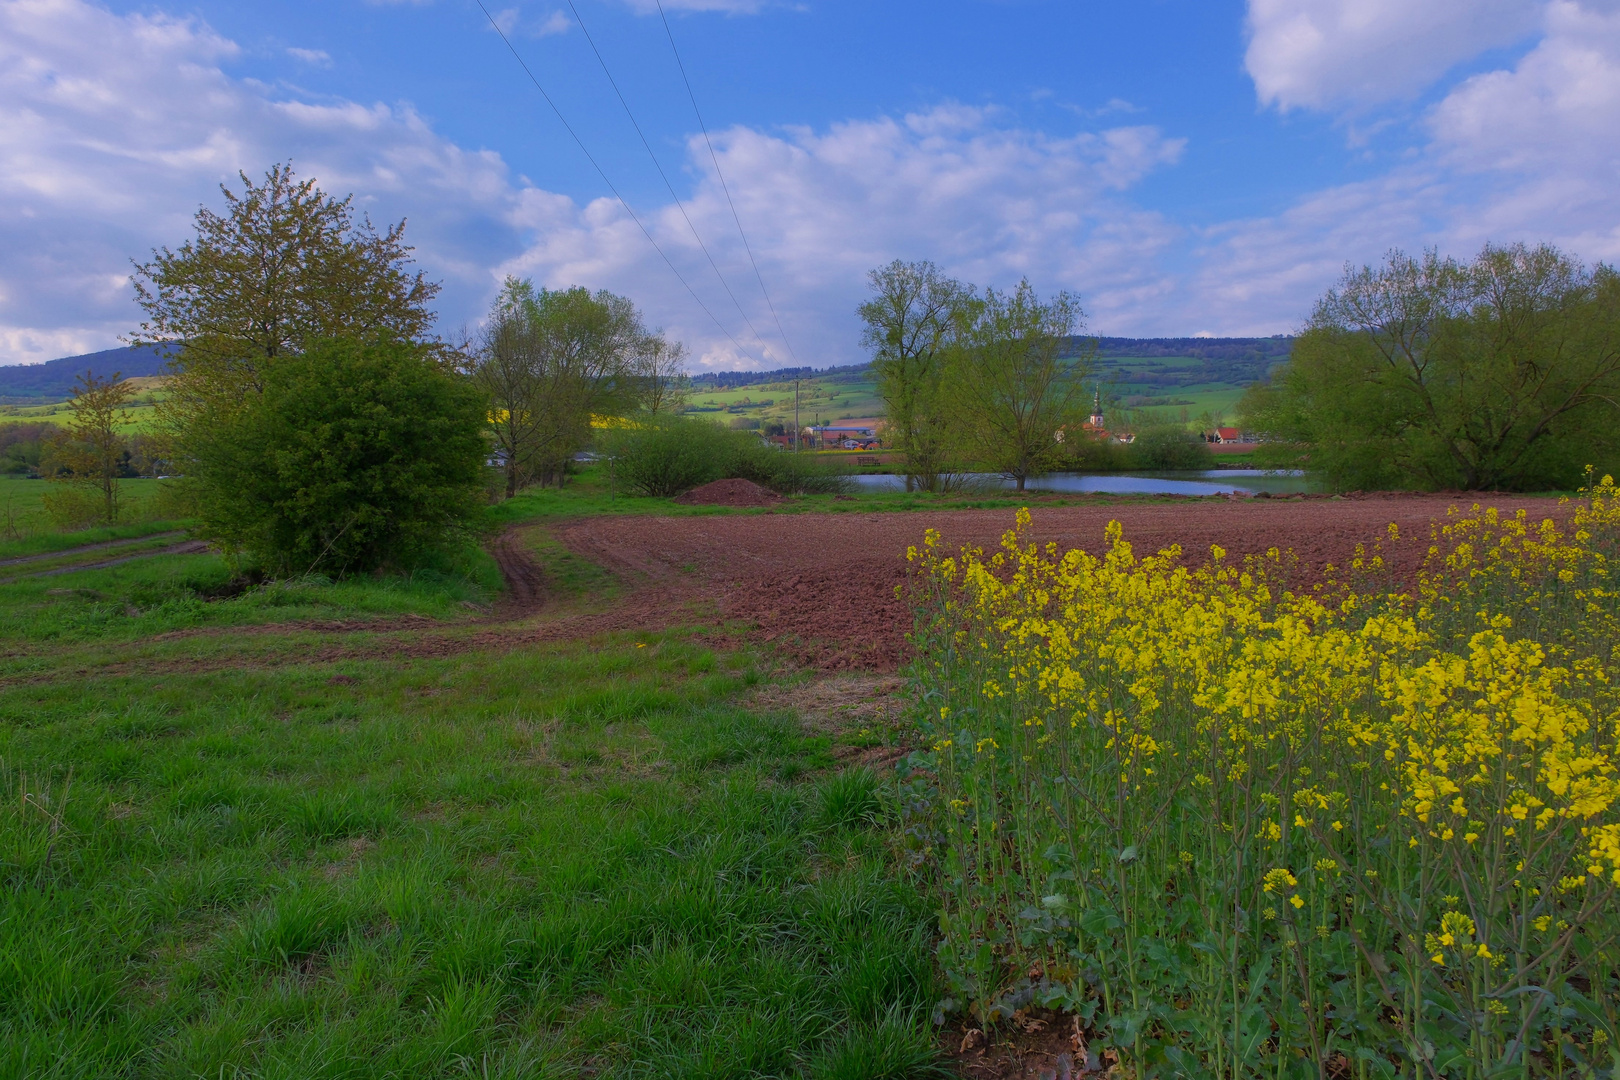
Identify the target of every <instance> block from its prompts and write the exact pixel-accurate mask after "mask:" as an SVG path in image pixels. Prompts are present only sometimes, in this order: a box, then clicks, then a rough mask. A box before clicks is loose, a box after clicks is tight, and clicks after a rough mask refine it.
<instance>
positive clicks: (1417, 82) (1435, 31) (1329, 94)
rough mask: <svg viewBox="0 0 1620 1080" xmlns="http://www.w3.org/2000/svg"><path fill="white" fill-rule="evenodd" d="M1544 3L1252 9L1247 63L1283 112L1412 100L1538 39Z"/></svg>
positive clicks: (1311, 0) (1337, 1) (1269, 4)
mask: <svg viewBox="0 0 1620 1080" xmlns="http://www.w3.org/2000/svg"><path fill="white" fill-rule="evenodd" d="M1541 7H1542V0H1423V2H1421V3H1414V2H1413V0H1249V14H1248V31H1249V46H1248V51H1247V53H1246V54H1245V56H1244V64H1245V66H1246V68H1247V70H1248V72H1249V75H1250V77H1251V78H1253V79H1254V85H1255V89H1256V90H1257V91H1258V92H1259V95H1260V100H1261V102H1262V103H1263V104H1266V105H1275V106H1277V107H1278V108H1281V109H1291V108H1296V107H1304V108H1313V109H1324V108H1332V109H1336V108H1341V107H1355V106H1365V105H1370V104H1377V103H1380V102H1385V101H1392V100H1397V99H1401V98H1406V97H1410V96H1411V95H1413V94H1416V93H1417V92H1419V91H1421V90H1423V89H1424V88H1426V87H1428V86H1429V85H1431V84H1432V83H1433V82H1434V81H1435V80H1436V79H1438V78H1439V77H1440V76H1442V75H1444V74H1445V73H1446V72H1447V71H1449V70H1450V69H1451V68H1453V67H1454V66H1456V65H1457V64H1459V63H1461V62H1463V61H1465V60H1468V59H1471V58H1472V57H1475V56H1478V55H1479V54H1480V53H1481V52H1483V51H1485V50H1486V49H1490V48H1494V47H1498V46H1503V45H1510V44H1512V43H1514V42H1516V41H1519V40H1521V39H1523V38H1524V37H1525V36H1526V35H1527V34H1528V33H1529V32H1531V31H1532V30H1533V29H1534V27H1535V25H1536V20H1537V17H1538V13H1539V11H1540V8H1541Z"/></svg>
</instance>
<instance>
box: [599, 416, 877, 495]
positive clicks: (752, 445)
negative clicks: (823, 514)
mask: <svg viewBox="0 0 1620 1080" xmlns="http://www.w3.org/2000/svg"><path fill="white" fill-rule="evenodd" d="M603 449H604V450H605V451H606V452H607V453H608V454H609V456H611V457H612V458H613V468H614V475H615V476H616V478H617V482H618V483H621V484H623V485H624V487H625V488H626V489H627V490H630V491H634V492H638V493H640V494H642V495H654V496H663V497H668V496H671V495H679V494H680V493H681V492H683V491H690V490H691V489H692V488H695V487H699V486H701V485H703V484H707V483H709V482H711V481H714V480H725V479H728V478H731V477H740V478H741V479H744V480H752V481H753V482H754V483H756V484H760V485H762V486H764V487H768V488H770V489H771V490H772V491H775V492H778V493H780V494H783V495H805V494H824V493H830V492H837V491H843V490H845V488H846V487H848V485H849V478H848V477H847V475H845V474H844V473H843V472H841V471H839V470H838V469H837V468H836V467H833V466H829V465H827V464H825V463H823V462H820V461H817V460H816V459H814V458H812V457H810V456H808V455H803V454H792V453H788V452H787V451H783V450H778V449H776V448H774V447H771V446H766V445H764V444H763V443H761V442H760V440H759V437H758V436H757V435H755V434H754V433H753V432H750V431H730V430H727V429H725V428H722V427H719V426H718V425H716V424H712V423H709V422H708V421H705V420H692V419H687V418H685V417H669V418H664V419H658V418H654V419H649V420H645V421H643V422H642V423H641V424H640V425H639V426H636V427H631V428H623V429H620V430H618V431H615V432H614V433H613V434H612V435H611V436H610V437H609V438H608V439H606V440H605V441H604V444H603Z"/></svg>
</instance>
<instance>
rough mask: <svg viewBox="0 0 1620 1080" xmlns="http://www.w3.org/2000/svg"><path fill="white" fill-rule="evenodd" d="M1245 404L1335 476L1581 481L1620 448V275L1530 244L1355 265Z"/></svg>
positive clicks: (1535, 483) (1473, 485)
mask: <svg viewBox="0 0 1620 1080" xmlns="http://www.w3.org/2000/svg"><path fill="white" fill-rule="evenodd" d="M1241 411H1242V412H1243V414H1244V418H1245V421H1246V423H1247V426H1250V427H1253V428H1255V429H1257V430H1260V431H1263V432H1265V433H1267V434H1268V435H1270V436H1271V437H1272V438H1274V439H1275V440H1277V445H1275V446H1273V447H1272V448H1271V450H1270V455H1269V456H1270V457H1271V458H1272V460H1273V461H1286V462H1292V463H1300V464H1306V465H1309V467H1310V468H1312V469H1314V470H1317V471H1320V472H1321V473H1322V474H1323V475H1325V476H1326V477H1327V478H1328V480H1329V481H1330V482H1331V483H1332V484H1334V486H1336V487H1339V488H1379V487H1408V486H1418V487H1424V488H1436V489H1445V488H1460V489H1463V490H1496V489H1515V490H1534V489H1545V488H1550V487H1565V488H1568V487H1573V486H1576V485H1577V484H1578V483H1579V482H1580V479H1581V476H1582V474H1583V471H1584V468H1585V467H1586V466H1587V465H1599V466H1605V467H1612V466H1613V465H1614V464H1615V463H1616V457H1617V456H1620V275H1617V274H1616V273H1615V271H1614V270H1613V269H1612V268H1610V267H1607V266H1604V265H1601V264H1600V265H1598V266H1596V267H1594V268H1592V269H1587V268H1586V267H1585V266H1583V265H1582V264H1580V263H1579V262H1577V261H1575V260H1573V259H1571V258H1570V257H1569V256H1566V255H1564V254H1563V253H1562V252H1560V251H1558V250H1557V249H1555V248H1552V247H1549V246H1546V245H1542V246H1540V247H1535V248H1530V247H1527V246H1525V245H1523V244H1515V245H1511V246H1506V247H1498V246H1494V245H1486V247H1485V248H1484V249H1483V250H1482V251H1481V252H1480V254H1479V255H1478V257H1476V258H1475V259H1474V260H1473V262H1472V263H1468V264H1462V263H1459V262H1457V261H1455V260H1453V259H1449V258H1447V259H1442V258H1441V257H1440V256H1439V255H1438V254H1437V253H1436V252H1432V251H1431V252H1426V253H1425V254H1424V256H1423V257H1422V258H1421V259H1415V258H1412V257H1410V256H1407V255H1405V254H1403V253H1401V252H1399V251H1394V252H1391V253H1390V254H1389V255H1388V257H1387V258H1386V260H1385V262H1384V265H1383V266H1381V267H1379V268H1377V269H1374V268H1372V267H1369V266H1364V267H1362V268H1360V269H1350V268H1346V271H1345V274H1344V277H1343V278H1342V279H1341V280H1340V282H1339V284H1338V286H1337V287H1335V288H1334V289H1332V290H1330V291H1329V292H1328V293H1327V295H1326V296H1324V297H1323V298H1322V299H1321V300H1320V301H1319V302H1318V303H1317V305H1316V309H1315V311H1314V312H1313V313H1312V316H1311V319H1310V322H1309V324H1308V325H1307V328H1306V330H1305V332H1304V333H1303V334H1301V335H1300V337H1299V339H1298V340H1297V341H1296V342H1295V344H1294V351H1293V356H1292V358H1291V359H1290V361H1289V363H1288V364H1287V366H1286V367H1285V368H1284V369H1283V370H1282V371H1281V372H1279V373H1278V375H1277V377H1275V378H1274V379H1273V380H1272V382H1271V383H1270V384H1266V385H1262V386H1259V387H1256V388H1254V389H1252V390H1251V391H1250V392H1249V394H1248V395H1247V396H1246V398H1245V399H1244V402H1243V404H1242V406H1241Z"/></svg>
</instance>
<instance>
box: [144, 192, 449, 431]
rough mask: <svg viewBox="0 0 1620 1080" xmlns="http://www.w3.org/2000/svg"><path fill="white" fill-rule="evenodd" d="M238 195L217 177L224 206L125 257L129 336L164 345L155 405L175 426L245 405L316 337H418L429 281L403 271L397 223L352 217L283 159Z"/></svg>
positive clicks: (425, 323) (345, 205)
mask: <svg viewBox="0 0 1620 1080" xmlns="http://www.w3.org/2000/svg"><path fill="white" fill-rule="evenodd" d="M239 175H240V176H241V179H242V185H243V189H242V193H241V194H240V195H238V194H237V193H235V192H233V191H231V189H230V188H228V187H225V186H224V185H221V186H220V190H221V192H223V194H224V196H225V203H226V210H225V213H224V214H223V215H221V214H216V213H214V212H213V211H212V210H210V209H208V208H207V207H206V206H205V207H201V208H199V209H198V211H197V214H196V217H195V223H196V230H197V235H196V237H195V238H194V239H191V240H187V241H186V242H185V243H183V244H181V245H180V248H179V250H177V251H170V250H169V249H168V248H166V247H165V248H160V249H157V250H155V251H154V252H153V253H152V259H151V261H149V262H145V263H137V264H136V265H135V275H134V287H135V299H136V301H137V302H138V303H139V304H140V306H141V308H142V309H143V310H144V311H145V313H146V318H145V321H143V322H142V323H141V326H140V328H139V329H138V330H137V331H135V332H134V333H133V334H132V335H130V341H131V342H132V343H133V344H142V345H144V344H151V345H159V346H165V347H167V348H168V349H169V350H170V352H171V355H172V357H173V359H172V361H171V363H172V366H173V369H174V373H175V374H174V377H173V378H172V379H171V380H170V383H169V385H168V387H167V391H168V395H167V401H166V412H167V414H168V418H169V419H170V420H171V422H172V423H173V424H174V425H175V427H176V428H177V430H179V431H182V432H183V430H184V428H185V426H186V423H187V420H188V418H189V417H190V416H191V415H192V414H193V413H195V412H196V411H198V410H200V409H204V408H210V409H214V410H216V411H217V410H218V409H219V408H221V407H224V406H227V405H232V404H238V403H245V402H246V401H248V400H249V398H250V397H251V396H252V395H256V394H258V393H260V392H262V391H263V389H264V387H265V384H266V378H267V375H268V372H269V371H270V370H271V369H272V368H273V367H274V366H275V365H276V364H277V363H278V362H279V361H280V360H281V359H282V358H284V357H287V356H293V355H297V354H298V353H299V352H301V351H302V350H303V349H304V348H305V347H306V344H307V343H308V342H310V341H313V340H316V339H326V338H337V337H353V338H363V337H367V336H370V335H374V334H385V335H388V336H391V337H394V338H398V339H400V340H402V341H418V342H420V341H425V340H426V337H427V334H428V331H429V329H430V328H431V326H432V323H433V314H432V312H430V311H429V310H428V308H427V305H428V303H429V301H431V300H432V299H433V297H434V296H435V295H436V294H437V293H438V291H439V286H438V285H437V284H434V283H432V282H429V281H427V280H425V279H424V278H423V276H422V274H420V273H416V274H412V273H411V272H410V270H409V264H410V261H411V258H410V252H411V249H410V248H409V247H408V246H406V245H405V243H404V234H405V223H404V222H403V221H401V222H400V223H399V224H397V225H393V226H390V227H389V228H387V229H385V230H384V231H382V232H380V233H379V232H377V231H376V230H375V229H374V228H373V227H372V225H371V221H370V219H369V218H362V219H361V221H360V222H359V224H356V223H355V220H354V212H353V209H352V207H351V205H350V204H351V202H352V200H353V196H349V197H346V198H344V199H341V200H340V199H334V198H331V197H329V196H327V195H326V194H324V193H323V192H322V191H321V190H320V189H319V188H318V187H317V186H316V182H315V181H314V180H313V179H309V180H298V179H297V178H296V177H295V176H294V174H293V169H292V166H291V165H275V166H273V167H272V168H271V169H270V170H269V172H267V173H266V174H265V178H264V182H263V183H262V184H257V185H256V184H254V183H253V182H252V181H251V180H249V179H248V177H247V175H246V174H245V173H242V174H239Z"/></svg>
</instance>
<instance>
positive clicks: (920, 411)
mask: <svg viewBox="0 0 1620 1080" xmlns="http://www.w3.org/2000/svg"><path fill="white" fill-rule="evenodd" d="M866 281H867V286H868V287H869V288H870V289H871V290H872V294H873V295H872V298H871V299H870V300H868V301H866V302H865V303H864V304H862V305H861V306H860V308H859V309H857V310H858V314H859V315H860V318H861V322H862V324H863V327H864V329H863V330H862V334H861V343H862V345H864V346H865V347H866V348H868V349H870V350H871V352H872V370H873V372H874V373H875V374H876V375H877V383H878V394H879V396H881V397H882V398H883V404H884V425H885V436H886V439H887V441H888V442H889V444H890V445H892V446H893V447H894V448H895V449H897V450H899V451H900V452H901V453H903V454H904V455H905V470H906V490H907V491H910V490H912V488H913V487H921V488H922V489H923V490H924V491H939V490H940V489H941V487H942V486H943V483H944V481H943V479H942V474H943V473H944V472H945V470H946V468H947V461H948V458H949V455H950V448H951V439H950V433H951V424H950V419H949V417H948V416H947V410H946V407H945V401H944V397H943V395H942V393H941V380H942V378H943V375H944V367H945V357H946V355H947V354H948V353H949V351H950V348H951V344H952V342H953V341H954V339H955V336H956V334H957V332H958V330H959V329H960V328H961V326H962V325H963V323H964V321H965V314H966V311H967V309H968V308H969V306H970V305H971V303H972V302H973V290H972V288H971V287H969V286H967V285H964V284H962V283H961V282H960V281H956V280H954V279H952V278H949V277H946V276H945V274H943V273H942V272H941V271H940V269H939V267H937V266H935V265H934V264H933V263H931V262H910V263H908V262H902V261H900V260H899V259H896V260H895V261H894V262H891V263H890V264H889V265H888V266H885V267H882V268H881V269H878V270H873V271H872V272H871V273H869V274H867V276H866Z"/></svg>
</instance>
